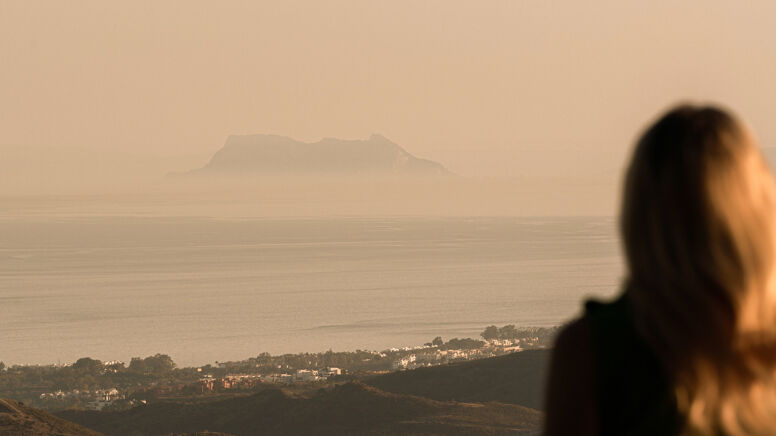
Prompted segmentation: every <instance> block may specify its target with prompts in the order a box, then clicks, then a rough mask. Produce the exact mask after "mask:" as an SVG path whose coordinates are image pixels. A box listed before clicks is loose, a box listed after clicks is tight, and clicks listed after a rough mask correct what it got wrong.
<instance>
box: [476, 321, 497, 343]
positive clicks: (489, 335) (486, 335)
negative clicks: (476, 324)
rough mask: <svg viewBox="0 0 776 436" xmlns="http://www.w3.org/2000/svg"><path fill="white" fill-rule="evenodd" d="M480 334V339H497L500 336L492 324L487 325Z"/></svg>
mask: <svg viewBox="0 0 776 436" xmlns="http://www.w3.org/2000/svg"><path fill="white" fill-rule="evenodd" d="M480 336H482V339H485V340H486V341H492V340H493V339H498V338H499V337H500V335H499V329H498V327H496V326H494V325H491V326H488V327H486V328H485V330H484V331H483V332H482V333H480Z"/></svg>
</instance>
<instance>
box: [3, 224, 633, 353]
mask: <svg viewBox="0 0 776 436" xmlns="http://www.w3.org/2000/svg"><path fill="white" fill-rule="evenodd" d="M0 229H1V230H0V312H1V314H0V360H2V361H4V362H6V364H17V363H18V364H28V363H42V364H43V363H56V362H58V361H61V362H71V361H74V360H75V359H77V358H79V357H83V356H90V357H93V358H98V359H102V360H111V359H119V360H125V361H126V360H128V359H129V358H130V357H132V356H147V355H151V354H155V353H167V354H170V355H171V356H172V357H173V359H174V360H175V361H176V362H177V363H178V364H180V365H199V364H204V363H210V362H213V361H227V360H238V359H244V358H247V357H250V356H255V355H257V354H259V353H261V352H264V351H267V352H270V353H273V354H275V353H285V352H301V351H323V350H327V349H333V350H355V349H385V348H388V347H393V346H405V345H416V344H422V343H424V342H427V341H429V340H431V339H432V338H434V337H435V336H442V337H443V338H445V339H447V338H451V337H476V336H477V335H478V334H479V332H480V331H481V330H482V329H483V328H484V327H485V326H487V325H489V324H497V325H503V324H516V325H518V326H551V325H557V324H559V323H562V322H564V321H567V320H569V319H570V318H571V317H573V316H574V315H575V314H577V313H578V312H579V310H580V307H581V302H582V301H583V299H584V298H586V297H588V296H599V297H610V296H613V295H614V294H615V293H617V291H618V289H619V283H620V280H621V277H622V264H621V257H620V254H619V249H618V244H617V239H616V232H615V228H614V222H613V220H612V219H610V218H471V219H466V218H438V219H437V218H386V219H375V218H368V219H367V218H364V219H356V218H341V219H207V218H190V217H186V218H138V217H125V218H121V217H110V218H93V217H89V218H57V219H44V218H23V219H22V218H3V219H2V220H0Z"/></svg>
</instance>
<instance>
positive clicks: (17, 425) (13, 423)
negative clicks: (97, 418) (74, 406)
mask: <svg viewBox="0 0 776 436" xmlns="http://www.w3.org/2000/svg"><path fill="white" fill-rule="evenodd" d="M0 435H4V436H100V433H97V432H96V431H93V430H90V429H87V428H84V427H81V426H80V425H77V424H74V423H72V422H68V421H65V420H64V419H62V418H57V417H56V416H54V415H51V414H50V413H47V412H44V411H42V410H38V409H34V408H32V407H27V406H25V405H24V404H22V403H19V402H18V401H13V400H2V399H0Z"/></svg>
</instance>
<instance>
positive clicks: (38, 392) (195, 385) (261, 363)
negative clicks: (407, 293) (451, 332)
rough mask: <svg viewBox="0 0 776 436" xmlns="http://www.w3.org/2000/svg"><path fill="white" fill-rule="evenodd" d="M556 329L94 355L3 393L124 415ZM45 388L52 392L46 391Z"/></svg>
mask: <svg viewBox="0 0 776 436" xmlns="http://www.w3.org/2000/svg"><path fill="white" fill-rule="evenodd" d="M556 332H557V328H520V329H518V328H515V327H514V326H512V325H508V326H504V327H501V328H497V327H495V326H490V327H488V328H486V329H485V331H483V333H482V334H481V335H480V336H481V337H482V340H477V339H470V338H465V339H458V338H453V339H450V340H448V341H443V340H442V338H441V337H436V338H434V339H433V340H432V341H431V342H428V343H426V344H424V345H419V346H414V347H403V348H390V349H387V350H383V351H364V350H357V351H355V352H332V351H328V352H325V353H301V354H286V355H279V356H272V355H269V354H268V353H262V354H260V355H259V356H257V357H254V358H249V359H246V360H244V361H239V362H220V363H216V365H205V366H201V367H196V368H176V365H175V364H174V362H173V361H172V359H171V358H170V357H169V356H166V355H156V356H150V357H147V358H144V359H140V358H133V359H132V361H131V362H130V364H129V365H128V366H127V365H126V364H125V363H124V362H120V361H108V362H100V361H98V360H94V359H89V358H82V359H79V360H78V361H77V362H75V363H73V364H64V365H52V366H47V367H41V366H32V367H30V366H12V367H10V368H3V370H2V371H0V396H5V397H10V398H17V399H19V400H21V401H29V402H30V403H31V404H32V405H34V406H36V407H41V408H44V409H48V410H62V409H66V408H71V409H82V410H125V409H129V408H132V407H136V406H139V405H143V404H148V403H149V402H155V401H163V400H165V399H170V398H181V397H189V396H201V395H208V394H214V393H221V394H224V393H239V392H243V391H245V392H249V391H253V390H256V389H259V388H261V386H263V385H286V386H293V385H310V384H315V383H324V384H325V383H331V382H336V381H338V380H339V381H347V380H354V379H358V378H359V377H369V376H371V375H377V374H384V373H387V372H392V371H404V370H412V369H416V368H421V367H429V366H436V365H445V364H450V363H455V362H462V361H468V360H476V359H483V358H488V357H495V356H501V355H505V354H510V353H515V352H520V351H522V350H528V349H537V348H546V347H549V346H550V345H551V344H552V340H553V338H554V335H555V333H556ZM335 363H336V364H337V366H334V364H335ZM3 367H4V365H3ZM25 373H35V374H36V375H34V377H35V378H37V379H38V380H43V381H46V380H48V383H37V384H28V386H33V391H32V392H30V391H29V390H28V391H26V392H22V391H14V390H12V389H11V387H12V386H13V385H14V383H13V381H14V376H15V375H16V376H19V377H21V376H23V375H24V374H25ZM27 375H28V376H29V375H30V374H27ZM95 380H99V382H98V383H97V384H98V385H100V386H95ZM108 383H111V384H110V385H107V384H108ZM15 384H16V385H20V384H19V383H15ZM44 386H51V387H52V388H54V389H52V390H45V388H44ZM36 388H37V389H36Z"/></svg>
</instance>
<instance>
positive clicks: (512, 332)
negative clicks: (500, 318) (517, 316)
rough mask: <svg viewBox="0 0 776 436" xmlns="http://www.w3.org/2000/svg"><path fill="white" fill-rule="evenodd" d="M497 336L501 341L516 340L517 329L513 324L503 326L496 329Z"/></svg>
mask: <svg viewBox="0 0 776 436" xmlns="http://www.w3.org/2000/svg"><path fill="white" fill-rule="evenodd" d="M498 336H499V337H500V338H501V339H517V329H516V328H515V326H514V324H509V325H505V326H504V327H501V328H500V329H498Z"/></svg>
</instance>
